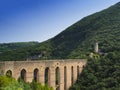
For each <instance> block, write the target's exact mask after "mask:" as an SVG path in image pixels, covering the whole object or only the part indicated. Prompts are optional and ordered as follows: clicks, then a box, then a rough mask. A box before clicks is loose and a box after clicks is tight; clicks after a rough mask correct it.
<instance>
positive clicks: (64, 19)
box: [0, 0, 119, 43]
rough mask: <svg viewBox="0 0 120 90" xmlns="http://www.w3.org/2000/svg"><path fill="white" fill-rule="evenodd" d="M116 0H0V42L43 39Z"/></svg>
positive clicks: (112, 3) (116, 0) (40, 40)
mask: <svg viewBox="0 0 120 90" xmlns="http://www.w3.org/2000/svg"><path fill="white" fill-rule="evenodd" d="M117 2H119V0H0V43H8V42H26V41H39V42H42V41H45V40H47V39H49V38H52V37H54V36H55V35H57V34H58V33H60V32H62V31H63V30H65V29H66V28H67V27H68V26H70V25H72V24H73V23H75V22H77V21H78V20H80V19H81V18H83V17H85V16H88V15H90V14H93V13H95V12H98V11H101V10H103V9H106V8H108V7H109V6H111V5H114V4H115V3H117Z"/></svg>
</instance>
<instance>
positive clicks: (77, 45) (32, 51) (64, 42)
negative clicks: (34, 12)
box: [0, 3, 120, 60]
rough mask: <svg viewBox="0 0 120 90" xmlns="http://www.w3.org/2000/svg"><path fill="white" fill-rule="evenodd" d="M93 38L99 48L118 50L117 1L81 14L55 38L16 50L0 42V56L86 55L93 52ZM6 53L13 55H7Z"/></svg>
mask: <svg viewBox="0 0 120 90" xmlns="http://www.w3.org/2000/svg"><path fill="white" fill-rule="evenodd" d="M96 41H98V42H99V45H100V50H101V51H102V52H105V53H108V52H111V51H113V50H115V49H117V50H120V3H117V4H115V5H113V6H111V7H109V8H108V9H105V10H103V11H101V12H97V13H95V14H92V15H90V16H87V17H85V18H83V19H82V20H80V21H78V22H76V23H75V24H73V25H72V26H70V27H68V28H67V29H66V30H64V31H63V32H61V33H60V34H58V35H57V36H55V37H54V38H52V39H50V40H48V41H45V42H43V43H39V44H37V45H36V46H34V47H32V48H31V47H29V46H28V47H27V48H26V47H25V48H24V47H23V48H17V49H16V50H15V49H14V46H13V50H10V52H7V51H6V50H4V48H2V49H1V46H0V50H2V51H6V52H2V53H0V60H12V59H14V60H18V59H21V60H22V59H23V60H25V59H26V58H27V57H29V56H31V55H36V54H37V55H38V54H39V55H42V56H41V57H40V58H39V59H56V58H63V59H64V58H86V57H87V56H88V54H89V53H90V52H93V47H94V43H95V42H96ZM0 52H1V51H0ZM20 54H22V55H20ZM9 56H12V57H13V58H11V59H8V58H9ZM17 57H20V58H17Z"/></svg>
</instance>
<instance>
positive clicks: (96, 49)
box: [94, 42, 99, 53]
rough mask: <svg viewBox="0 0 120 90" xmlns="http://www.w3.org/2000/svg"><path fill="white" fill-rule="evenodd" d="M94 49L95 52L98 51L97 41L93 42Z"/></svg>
mask: <svg viewBox="0 0 120 90" xmlns="http://www.w3.org/2000/svg"><path fill="white" fill-rule="evenodd" d="M94 50H95V53H98V52H99V46H98V42H96V43H95V46H94Z"/></svg>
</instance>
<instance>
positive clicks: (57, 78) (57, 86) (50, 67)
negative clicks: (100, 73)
mask: <svg viewBox="0 0 120 90" xmlns="http://www.w3.org/2000/svg"><path fill="white" fill-rule="evenodd" d="M86 63H87V60H85V59H69V60H40V61H1V62H0V72H1V73H2V74H5V73H6V72H9V73H10V74H11V75H12V77H14V78H15V79H16V80H17V79H18V78H21V79H23V80H24V81H25V82H32V80H35V81H36V82H40V83H41V84H43V85H44V84H48V85H49V86H51V87H53V88H54V90H68V89H69V87H70V86H71V85H72V84H74V83H75V82H76V80H77V78H78V76H79V75H80V74H81V72H82V70H83V68H84V67H85V66H86Z"/></svg>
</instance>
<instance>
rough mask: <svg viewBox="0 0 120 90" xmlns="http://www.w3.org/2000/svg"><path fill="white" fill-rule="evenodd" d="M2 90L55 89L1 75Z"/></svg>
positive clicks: (0, 89)
mask: <svg viewBox="0 0 120 90" xmlns="http://www.w3.org/2000/svg"><path fill="white" fill-rule="evenodd" d="M0 90H53V88H52V87H48V86H47V85H45V86H43V85H41V84H40V83H37V82H35V81H33V82H31V83H26V82H24V81H23V80H20V81H16V80H15V79H14V78H13V77H9V76H6V75H5V76H3V75H0Z"/></svg>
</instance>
